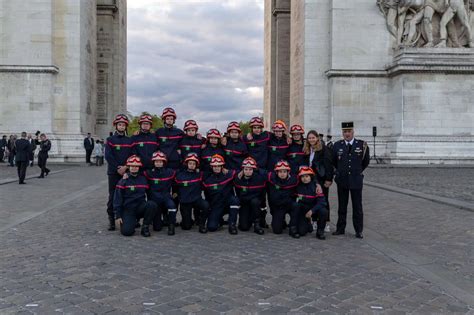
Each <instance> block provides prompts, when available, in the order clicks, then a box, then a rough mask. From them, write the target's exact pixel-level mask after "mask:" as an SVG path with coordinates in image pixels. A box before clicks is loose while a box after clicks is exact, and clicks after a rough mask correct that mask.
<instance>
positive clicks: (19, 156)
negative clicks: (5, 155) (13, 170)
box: [15, 132, 31, 185]
mask: <svg viewBox="0 0 474 315" xmlns="http://www.w3.org/2000/svg"><path fill="white" fill-rule="evenodd" d="M15 149H16V157H15V160H16V166H17V169H18V179H19V184H20V185H22V184H25V176H26V168H27V167H28V163H29V157H30V154H31V145H30V142H29V141H28V140H27V139H26V132H22V133H21V138H20V139H18V140H16V142H15Z"/></svg>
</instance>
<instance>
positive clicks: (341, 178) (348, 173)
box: [332, 122, 370, 238]
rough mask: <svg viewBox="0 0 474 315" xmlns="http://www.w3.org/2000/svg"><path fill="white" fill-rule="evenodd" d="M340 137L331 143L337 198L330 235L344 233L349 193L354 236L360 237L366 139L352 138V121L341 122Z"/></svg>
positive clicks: (367, 153) (362, 225)
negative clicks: (336, 207) (337, 206)
mask: <svg viewBox="0 0 474 315" xmlns="http://www.w3.org/2000/svg"><path fill="white" fill-rule="evenodd" d="M342 136H343V138H344V139H343V140H340V141H337V142H336V143H334V147H333V151H332V152H333V163H334V167H335V169H336V177H335V182H336V184H337V196H338V201H339V209H338V220H337V229H336V231H335V232H334V233H333V235H342V234H344V233H345V228H346V217H347V204H348V202H349V193H350V195H351V200H352V223H353V225H354V230H355V233H356V237H357V238H363V236H362V230H363V227H364V214H363V211H362V186H363V180H364V175H363V174H362V173H363V172H364V170H365V169H366V168H367V166H368V165H369V162H370V153H369V146H368V145H367V142H365V141H363V140H359V139H355V138H354V123H353V122H343V123H342Z"/></svg>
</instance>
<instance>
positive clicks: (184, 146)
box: [179, 120, 205, 160]
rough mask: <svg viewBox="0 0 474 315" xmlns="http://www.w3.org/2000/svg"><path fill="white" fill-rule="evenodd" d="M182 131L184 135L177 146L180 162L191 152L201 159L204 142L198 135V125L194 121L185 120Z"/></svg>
mask: <svg viewBox="0 0 474 315" xmlns="http://www.w3.org/2000/svg"><path fill="white" fill-rule="evenodd" d="M183 130H184V133H185V135H184V137H183V139H182V140H181V142H180V144H179V152H180V153H181V160H184V159H185V158H186V157H187V156H188V154H189V153H191V152H192V153H194V154H196V155H197V156H198V158H201V153H202V148H203V147H204V142H205V140H204V139H203V138H201V136H200V135H199V134H198V130H199V127H198V124H197V123H196V121H194V120H187V121H186V122H185V123H184V128H183Z"/></svg>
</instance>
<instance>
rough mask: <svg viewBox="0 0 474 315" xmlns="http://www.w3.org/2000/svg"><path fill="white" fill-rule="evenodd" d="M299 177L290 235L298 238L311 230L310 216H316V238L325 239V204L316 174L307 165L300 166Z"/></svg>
mask: <svg viewBox="0 0 474 315" xmlns="http://www.w3.org/2000/svg"><path fill="white" fill-rule="evenodd" d="M298 177H299V179H300V181H299V184H298V187H296V204H295V205H294V206H295V207H296V208H294V211H295V217H296V220H294V221H293V222H291V224H290V236H292V237H294V238H299V237H300V236H304V235H306V234H307V233H308V232H311V231H312V230H313V226H312V224H311V218H316V219H317V222H318V228H317V230H316V238H318V239H320V240H324V239H326V237H325V236H324V228H325V226H326V220H327V215H328V211H327V204H326V198H325V197H324V194H323V193H322V192H321V190H320V188H319V187H318V184H317V182H316V178H315V177H316V174H315V173H314V171H313V169H312V168H311V167H308V166H302V167H301V168H300V171H299V173H298Z"/></svg>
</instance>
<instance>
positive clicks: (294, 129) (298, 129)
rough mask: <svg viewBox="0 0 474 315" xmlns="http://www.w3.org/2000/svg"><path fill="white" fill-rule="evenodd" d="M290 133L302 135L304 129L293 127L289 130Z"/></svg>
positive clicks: (298, 126)
mask: <svg viewBox="0 0 474 315" xmlns="http://www.w3.org/2000/svg"><path fill="white" fill-rule="evenodd" d="M290 133H299V134H304V129H303V127H301V126H300V125H293V126H291V128H290Z"/></svg>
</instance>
